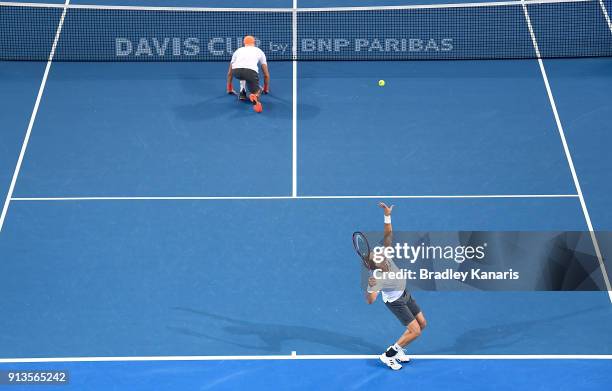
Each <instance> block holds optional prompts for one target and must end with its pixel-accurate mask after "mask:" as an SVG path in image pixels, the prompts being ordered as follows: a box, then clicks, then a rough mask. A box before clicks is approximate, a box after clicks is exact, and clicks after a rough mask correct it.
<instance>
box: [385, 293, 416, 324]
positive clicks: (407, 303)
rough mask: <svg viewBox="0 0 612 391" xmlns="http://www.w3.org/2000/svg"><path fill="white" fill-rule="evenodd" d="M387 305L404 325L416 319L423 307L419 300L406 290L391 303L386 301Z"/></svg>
mask: <svg viewBox="0 0 612 391" xmlns="http://www.w3.org/2000/svg"><path fill="white" fill-rule="evenodd" d="M385 305H386V306H387V308H388V309H389V310H390V311H391V312H393V315H395V317H396V318H397V319H398V320H399V321H400V322H401V323H402V324H403V325H404V326H408V324H409V323H410V322H412V321H413V320H415V319H416V316H417V315H418V314H419V313H420V312H421V308H420V307H419V305H418V304H417V302H416V301H415V300H414V298H413V297H412V295H411V294H410V293H408V292H406V291H404V294H403V295H402V296H401V297H400V298H399V299H397V300H395V301H392V302H390V303H385Z"/></svg>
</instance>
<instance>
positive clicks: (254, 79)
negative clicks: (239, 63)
mask: <svg viewBox="0 0 612 391" xmlns="http://www.w3.org/2000/svg"><path fill="white" fill-rule="evenodd" d="M232 74H233V75H234V77H235V78H236V79H238V80H244V81H246V84H247V87H248V89H249V91H250V92H251V94H256V93H258V92H259V74H258V73H257V72H255V71H254V70H252V69H248V68H236V69H232Z"/></svg>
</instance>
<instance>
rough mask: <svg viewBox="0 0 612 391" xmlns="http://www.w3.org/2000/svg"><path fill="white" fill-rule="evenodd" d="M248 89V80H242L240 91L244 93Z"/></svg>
mask: <svg viewBox="0 0 612 391" xmlns="http://www.w3.org/2000/svg"><path fill="white" fill-rule="evenodd" d="M245 89H246V80H240V91H244V90H245Z"/></svg>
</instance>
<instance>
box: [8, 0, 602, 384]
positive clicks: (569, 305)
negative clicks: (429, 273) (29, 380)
mask: <svg viewBox="0 0 612 391" xmlns="http://www.w3.org/2000/svg"><path fill="white" fill-rule="evenodd" d="M29 2H30V3H35V2H34V1H32V0H30V1H29ZM456 2H457V1H447V3H456ZM39 3H40V2H39ZM43 3H54V1H51V0H45V1H43ZM55 3H58V4H61V6H59V7H58V8H50V9H51V10H52V11H49V10H50V9H47V8H38V7H36V9H44V10H47V11H48V12H52V13H53V18H55V19H53V20H54V21H55V22H54V24H53V25H52V28H51V27H50V28H49V29H48V30H49V33H48V34H46V33H44V34H42V35H44V37H43V38H42V39H41V41H40V42H39V43H37V44H36V47H37V48H40V53H41V54H40V56H42V58H36V60H37V61H0V85H1V86H2V88H0V102H2V104H1V105H0V118H1V120H0V196H1V197H0V199H1V200H2V202H3V207H4V208H3V213H2V220H0V260H1V261H0V309H2V312H3V316H2V322H0V371H8V370H23V371H28V370H68V371H69V372H70V382H69V385H65V386H49V387H48V388H49V389H53V388H57V389H75V390H98V389H99V390H109V389H130V390H145V389H146V390H150V389H168V390H170V389H172V390H178V389H235V388H237V387H244V386H248V387H250V388H253V389H259V388H270V387H274V388H279V389H315V388H316V389H360V388H365V387H371V386H379V385H380V386H382V387H384V386H407V387H414V388H415V389H423V390H429V389H448V388H451V387H452V389H459V390H463V389H465V390H468V389H476V390H478V389H490V388H492V387H493V386H494V387H495V388H497V389H500V390H502V389H503V390H505V389H513V390H514V389H517V388H518V389H558V390H564V389H572V390H574V389H580V390H604V389H608V388H609V384H610V383H611V381H612V375H611V374H612V333H611V332H610V327H611V326H612V302H611V301H612V293H611V292H609V291H606V290H603V291H583V292H574V291H569V292H568V291H565V292H560V291H558V292H542V291H540V292H487V291H466V292H451V291H446V292H440V291H416V292H415V293H414V294H415V296H416V297H417V299H418V301H419V304H420V305H421V307H422V308H423V309H424V312H425V313H426V314H427V317H428V324H429V325H428V328H427V330H425V331H424V332H423V336H422V337H421V338H419V340H417V341H416V342H415V343H414V344H413V345H410V349H409V354H410V355H411V357H413V362H411V363H410V364H409V365H406V366H405V367H404V368H403V369H402V370H401V371H399V372H395V371H390V370H389V369H388V368H386V367H385V366H384V365H382V364H381V363H380V362H379V361H378V359H377V357H378V354H380V353H381V352H382V351H384V349H385V348H386V346H388V344H389V341H390V339H392V338H394V337H395V336H397V334H398V332H399V331H401V328H400V327H399V324H398V323H397V321H396V320H395V319H394V318H393V316H392V315H391V314H390V313H389V312H388V311H387V310H386V309H385V308H384V305H382V304H380V303H376V304H375V305H371V306H368V305H366V304H365V302H364V299H363V291H362V289H361V287H360V285H359V267H360V265H359V263H358V260H356V259H355V254H354V250H353V248H352V245H351V242H350V239H349V237H350V234H351V233H352V232H353V231H355V230H358V229H362V230H376V229H381V226H382V216H381V214H380V210H379V209H378V208H377V207H376V203H377V202H378V201H385V202H388V203H391V204H394V205H395V209H394V225H395V226H396V227H397V229H398V230H399V229H401V230H403V231H589V230H591V231H593V230H596V231H610V230H612V215H611V214H610V212H609V208H610V196H609V194H610V193H611V192H612V181H611V179H612V178H611V176H610V169H611V168H612V155H611V154H610V153H609V145H610V144H611V143H612V133H611V132H610V130H612V128H611V125H610V119H611V118H612V103H611V102H612V77H611V75H612V57H610V56H612V24H610V20H609V17H608V16H607V14H606V12H609V11H610V10H612V3H611V2H610V1H609V0H604V1H597V0H596V1H590V0H588V1H571V2H562V3H554V4H552V5H550V4H544V5H545V6H549V7H551V8H550V9H547V10H546V11H535V10H536V9H538V8H537V7H538V5H537V4H534V5H528V4H529V3H530V1H525V2H521V1H519V2H513V3H514V4H513V5H508V7H514V8H516V10H514V11H513V12H510V11H508V12H504V13H503V15H502V16H504V15H505V16H504V17H505V18H510V19H509V22H508V25H509V26H510V27H512V28H513V29H516V36H517V38H516V40H515V41H513V42H516V44H517V46H516V47H518V48H519V49H517V51H516V52H513V53H510V52H509V54H508V55H507V56H506V57H507V58H502V59H486V60H485V59H476V58H475V57H478V56H476V54H479V53H480V54H481V53H484V51H483V50H485V49H486V46H482V45H477V44H473V45H472V46H470V47H467V48H465V51H463V52H461V53H460V54H459V56H460V57H461V56H463V57H465V56H468V57H470V56H471V57H470V58H474V59H461V60H458V59H453V58H452V57H448V58H446V59H444V60H440V61H435V58H431V59H430V58H420V59H419V60H423V59H424V60H426V61H416V60H415V61H391V60H393V59H391V60H389V61H380V60H379V59H378V58H376V54H364V55H363V56H361V55H359V56H357V55H355V53H352V54H350V55H349V57H347V58H343V59H342V61H335V60H334V59H333V58H332V57H330V55H329V54H322V55H320V54H318V53H320V52H313V53H314V54H311V55H312V57H310V58H307V61H300V60H298V61H295V60H293V61H292V60H291V57H283V56H290V54H291V53H289V54H284V52H283V53H280V54H273V55H272V58H271V59H272V61H271V62H270V72H271V75H272V82H271V93H270V94H269V95H266V96H264V97H263V98H262V101H263V104H264V107H265V109H264V112H263V113H262V114H260V115H258V114H255V113H254V112H253V111H252V110H251V109H250V108H249V106H248V105H247V104H242V103H240V102H238V101H237V99H236V97H234V96H229V95H227V94H226V93H225V91H224V77H225V74H226V72H227V62H225V61H181V60H178V61H162V60H163V59H162V60H159V59H158V60H157V61H140V60H138V59H136V60H133V59H132V61H112V60H108V59H103V58H93V57H91V56H93V54H92V53H93V52H94V51H95V49H96V48H95V47H88V46H87V45H85V44H82V43H79V42H78V40H75V41H74V42H76V43H75V44H74V45H73V46H69V45H68V44H67V42H68V39H70V34H73V33H74V32H75V31H77V30H78V28H79V26H81V25H80V24H79V23H76V22H75V19H71V14H70V12H71V10H68V12H67V13H66V10H67V7H66V6H64V5H63V4H64V3H63V2H60V1H55ZM98 3H99V4H104V5H108V3H107V2H103V1H98ZM410 3H412V4H430V3H444V1H443V2H440V1H430V0H427V1H418V0H410V1H409V0H380V1H379V0H368V1H358V0H334V2H333V4H332V3H330V2H329V1H324V0H300V1H299V4H294V3H293V2H292V1H291V0H284V1H275V0H265V1H250V0H249V1H245V0H241V1H238V0H235V1H234V0H232V1H221V0H218V1H213V0H207V1H203V2H202V1H194V0H172V1H170V2H168V1H163V2H162V1H158V0H120V1H119V0H118V1H117V2H116V3H115V2H114V3H113V5H123V6H133V7H141V6H142V7H149V6H151V7H154V6H169V7H231V8H233V7H241V8H255V7H256V8H286V9H288V10H289V12H288V13H286V14H285V13H281V12H278V15H275V16H273V18H274V23H277V22H278V23H279V26H281V24H282V23H285V22H287V23H289V26H290V25H291V22H292V20H291V17H292V15H293V13H292V12H291V10H292V9H295V7H298V9H299V8H316V7H362V6H364V7H370V6H373V7H375V6H400V5H410ZM70 4H71V5H77V6H78V5H83V4H87V5H95V4H96V2H94V1H93V0H80V1H76V0H75V1H71V2H70ZM7 7H13V8H14V9H18V8H19V7H18V6H17V5H11V6H7V5H3V4H2V3H0V11H2V10H3V8H4V10H7ZM497 7H504V6H502V5H500V6H497ZM530 7H535V8H534V12H533V14H529V10H530ZM478 8H479V12H482V13H484V14H486V15H488V14H487V12H486V11H480V9H481V8H482V9H483V10H484V9H485V8H483V7H478ZM28 10H29V11H31V10H30V9H28ZM524 10H526V12H524ZM605 10H607V11H606V12H605ZM75 11H79V12H80V11H82V12H83V14H82V15H80V17H81V18H92V19H91V20H94V19H93V18H94V17H95V16H92V15H93V14H89V13H88V12H91V10H90V9H78V8H77V9H75ZM395 11H397V10H395V9H390V10H384V11H381V12H383V16H385V15H386V13H387V12H395ZM12 12H13V11H11V13H8V12H7V13H5V14H4V16H3V15H2V14H0V29H2V30H4V29H5V28H6V26H7V25H10V24H11V23H15V20H17V21H18V22H19V23H21V22H22V21H23V20H24V19H23V18H24V16H23V15H21V14H19V16H18V18H15V19H14V20H13V19H11V20H10V18H9V15H13V14H12ZM15 12H16V13H18V12H20V11H15ZM62 12H64V13H66V14H65V15H62ZM129 12H135V13H137V12H146V11H144V10H139V9H137V10H136V11H129ZM159 12H164V11H159ZM232 12H235V11H232ZM319 12H320V11H313V15H310V14H308V15H309V17H312V18H313V20H315V21H316V20H319V19H317V18H321V20H323V19H324V17H323V16H318V15H319V14H318V13H319ZM342 12H346V13H347V14H346V15H343V14H334V15H335V17H337V18H338V20H341V19H342V18H345V17H346V18H348V19H349V20H350V21H352V23H362V22H363V21H362V20H361V19H360V17H358V18H355V19H351V18H352V16H350V15H353V14H350V12H355V11H354V10H347V11H342ZM470 12H472V11H470ZM306 14H307V13H306ZM524 14H527V15H532V16H531V17H530V18H527V17H526V15H524ZM135 15H136V14H128V15H127V16H129V17H134V18H136V19H138V17H136V16H135ZM436 15H437V14H436ZM517 15H518V16H520V17H521V18H523V19H518V16H517ZM551 16H552V17H553V18H554V19H555V20H557V21H558V20H563V21H564V23H565V24H564V25H563V26H564V30H563V31H562V33H561V34H562V38H563V39H562V40H558V39H556V38H554V37H553V35H552V34H553V33H552V32H551V31H553V30H554V24H551V22H550V19H549V17H551ZM4 17H6V19H4V21H3V19H2V18H4ZM114 17H116V19H112V18H114ZM121 17H122V18H125V17H126V16H125V15H123V16H121ZM285 17H287V20H285ZM431 18H432V19H430V20H434V19H433V18H434V17H433V16H432V17H431ZM491 18H492V19H491V20H490V21H489V22H488V23H491V24H490V25H489V27H488V29H491V28H493V27H491V26H494V23H497V21H498V20H501V19H498V18H500V16H499V15H498V14H497V13H495V15H494V16H491ZM51 19H52V18H49V20H51ZM102 19H103V20H102V21H97V22H95V23H99V25H98V24H95V23H94V22H91V23H92V26H94V27H98V28H100V26H103V25H104V23H111V22H108V21H110V20H111V19H112V20H121V21H123V22H124V23H125V21H126V20H129V18H128V19H119V16H117V15H116V14H109V15H106V16H104V18H102ZM245 19H248V18H245ZM46 20H47V19H45V21H46ZM60 20H61V22H60ZM87 20H89V19H87ZM138 20H140V19H138ZM153 20H154V19H151V20H147V21H145V22H147V23H148V22H151V21H153ZM257 20H258V19H257ZM257 20H256V21H257ZM461 20H464V19H461ZM469 20H470V19H465V21H463V22H462V23H459V24H458V27H462V26H463V27H462V28H464V29H467V30H469V29H470V27H471V25H470V24H469V23H470V22H469ZM7 21H9V22H7ZM45 21H43V22H41V21H40V19H38V20H37V19H34V20H32V23H45ZM209 22H211V23H214V22H215V21H214V20H213V21H209ZM243 22H244V20H242V19H241V20H239V21H237V23H243ZM251 22H252V23H255V22H253V21H250V22H249V23H251ZM117 23H121V22H117ZM194 23H195V22H194ZM300 23H302V22H300ZM58 24H59V25H61V26H62V27H63V28H65V30H64V31H62V30H61V29H59V28H58ZM551 25H552V26H553V27H551ZM275 26H276V25H275ZM585 26H587V27H586V28H585ZM315 27H316V25H315ZM27 28H28V27H27V26H25V27H24V30H23V31H22V32H21V34H25V35H26V36H27V34H28V33H27ZM279 29H281V27H279ZM273 30H274V29H273ZM310 30H312V31H310ZM485 30H486V29H485ZM593 30H595V32H596V33H595V34H594V36H595V38H592V37H591V36H589V35H588V33H589V31H591V32H592V31H593ZM44 31H45V32H46V31H47V30H44ZM308 31H309V32H310V33H311V34H314V35H315V36H316V34H319V33H318V32H317V29H316V28H311V29H308ZM469 31H472V30H469ZM539 31H543V33H542V35H538V32H539ZM485 32H486V31H485ZM18 33H20V32H19V31H16V30H15V32H14V34H15V35H16V34H18ZM273 33H276V30H274V31H273ZM547 33H550V34H551V35H550V36H548V35H546V34H547ZM557 33H559V32H557ZM29 34H31V33H29ZM45 34H46V35H45ZM63 34H66V35H63ZM109 34H111V33H109ZM169 34H173V33H172V32H171V33H169ZM321 34H323V32H321ZM500 34H501V33H500ZM298 35H299V34H298ZM169 36H170V37H172V35H169ZM92 37H94V38H96V39H97V36H96V35H95V34H93V33H92ZM292 38H293V37H292V36H291V30H289V33H288V35H287V36H283V37H282V38H281V42H285V43H287V44H288V45H289V46H288V47H289V48H290V47H291V40H292ZM299 38H300V39H301V38H302V37H301V36H300V37H299ZM62 39H65V40H66V41H64V43H62ZM9 42H12V43H15V42H17V41H9ZM54 42H55V44H54ZM100 42H102V41H100ZM151 42H152V41H150V42H149V43H151ZM314 42H315V43H316V42H317V41H314ZM538 43H540V45H539V46H538ZM547 43H549V44H550V45H547ZM171 44H172V43H171ZM225 44H226V42H223V43H222V44H221V46H223V45H225ZM332 44H333V43H332ZM368 44H369V45H370V44H371V42H369V43H368ZM436 44H437V45H441V43H440V42H439V41H438V40H437V38H436ZM62 45H63V46H62ZM101 45H102V44H101ZM340 45H342V42H340ZM491 45H494V44H491ZM521 45H522V46H521ZM154 46H155V45H154V43H151V47H153V50H155V49H156V48H155V47H154ZM0 47H2V46H0ZM52 47H54V48H57V53H56V54H57V55H58V56H59V57H58V58H59V59H58V60H57V61H55V60H53V61H48V60H47V59H48V57H49V54H50V52H51V51H52ZM440 47H441V46H440ZM495 47H496V48H497V49H495V50H501V48H502V46H499V47H497V46H495ZM536 47H537V49H536ZM2 48H3V49H4V50H5V52H4V53H5V54H6V53H8V56H11V55H14V56H17V55H23V53H21V52H20V50H21V49H20V47H18V46H14V47H13V46H10V47H9V48H8V49H7V47H2ZM74 48H76V49H74ZM460 49H461V48H460ZM71 50H75V52H76V51H77V50H80V52H79V53H81V54H82V55H83V56H90V58H91V59H92V60H91V61H83V58H68V57H69V56H70V55H71V53H74V52H71ZM113 50H115V49H114V48H113ZM181 50H182V49H181ZM223 50H225V49H223ZM458 50H459V49H458ZM461 50H463V49H461ZM538 50H539V51H540V52H541V53H542V54H543V56H544V57H559V56H558V55H555V54H559V53H561V52H564V51H568V50H569V51H570V52H571V55H570V56H569V57H583V56H585V55H586V54H588V53H590V52H592V51H594V50H599V52H598V53H600V54H601V53H603V56H601V57H592V56H587V57H583V58H545V59H542V60H538V59H535V58H528V57H534V54H533V53H532V52H529V53H530V54H526V53H528V51H538ZM83 53H84V54H83ZM325 53H328V52H327V51H325ZM367 53H375V52H372V51H368V52H367ZM436 53H440V52H439V51H436ZM451 53H453V52H451ZM547 53H548V54H547ZM37 55H38V53H36V54H34V57H36V56H37ZM353 55H355V58H351V57H350V56H353ZM428 55H429V54H424V56H428ZM488 55H490V56H497V57H504V55H503V53H501V52H500V53H495V54H491V53H489V54H488ZM62 56H63V57H62ZM274 56H278V58H276V59H277V60H280V61H275V57H274ZM317 56H320V58H319V57H317ZM449 56H450V54H449ZM606 56H607V57H606ZM485 57H486V56H485ZM3 58H6V56H5V57H3ZM85 58H86V57H85ZM287 58H288V59H289V60H287ZM398 59H399V58H398ZM64 60H68V61H64ZM74 60H77V61H74ZM94 60H95V61H94ZM99 60H102V61H99ZM378 80H385V86H384V87H379V85H378ZM602 262H603V263H604V265H606V266H607V270H608V271H609V270H611V269H612V263H610V260H609V259H603V260H602ZM347 269H349V270H353V269H354V278H353V277H347V276H348V274H347V273H346V271H347ZM339 276H341V277H339ZM0 387H2V385H0ZM24 387H27V386H22V388H24ZM45 389H46V388H45Z"/></svg>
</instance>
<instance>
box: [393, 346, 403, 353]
mask: <svg viewBox="0 0 612 391" xmlns="http://www.w3.org/2000/svg"><path fill="white" fill-rule="evenodd" d="M393 350H395V351H397V352H403V351H404V349H402V347H401V346H399V345H398V344H393Z"/></svg>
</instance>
